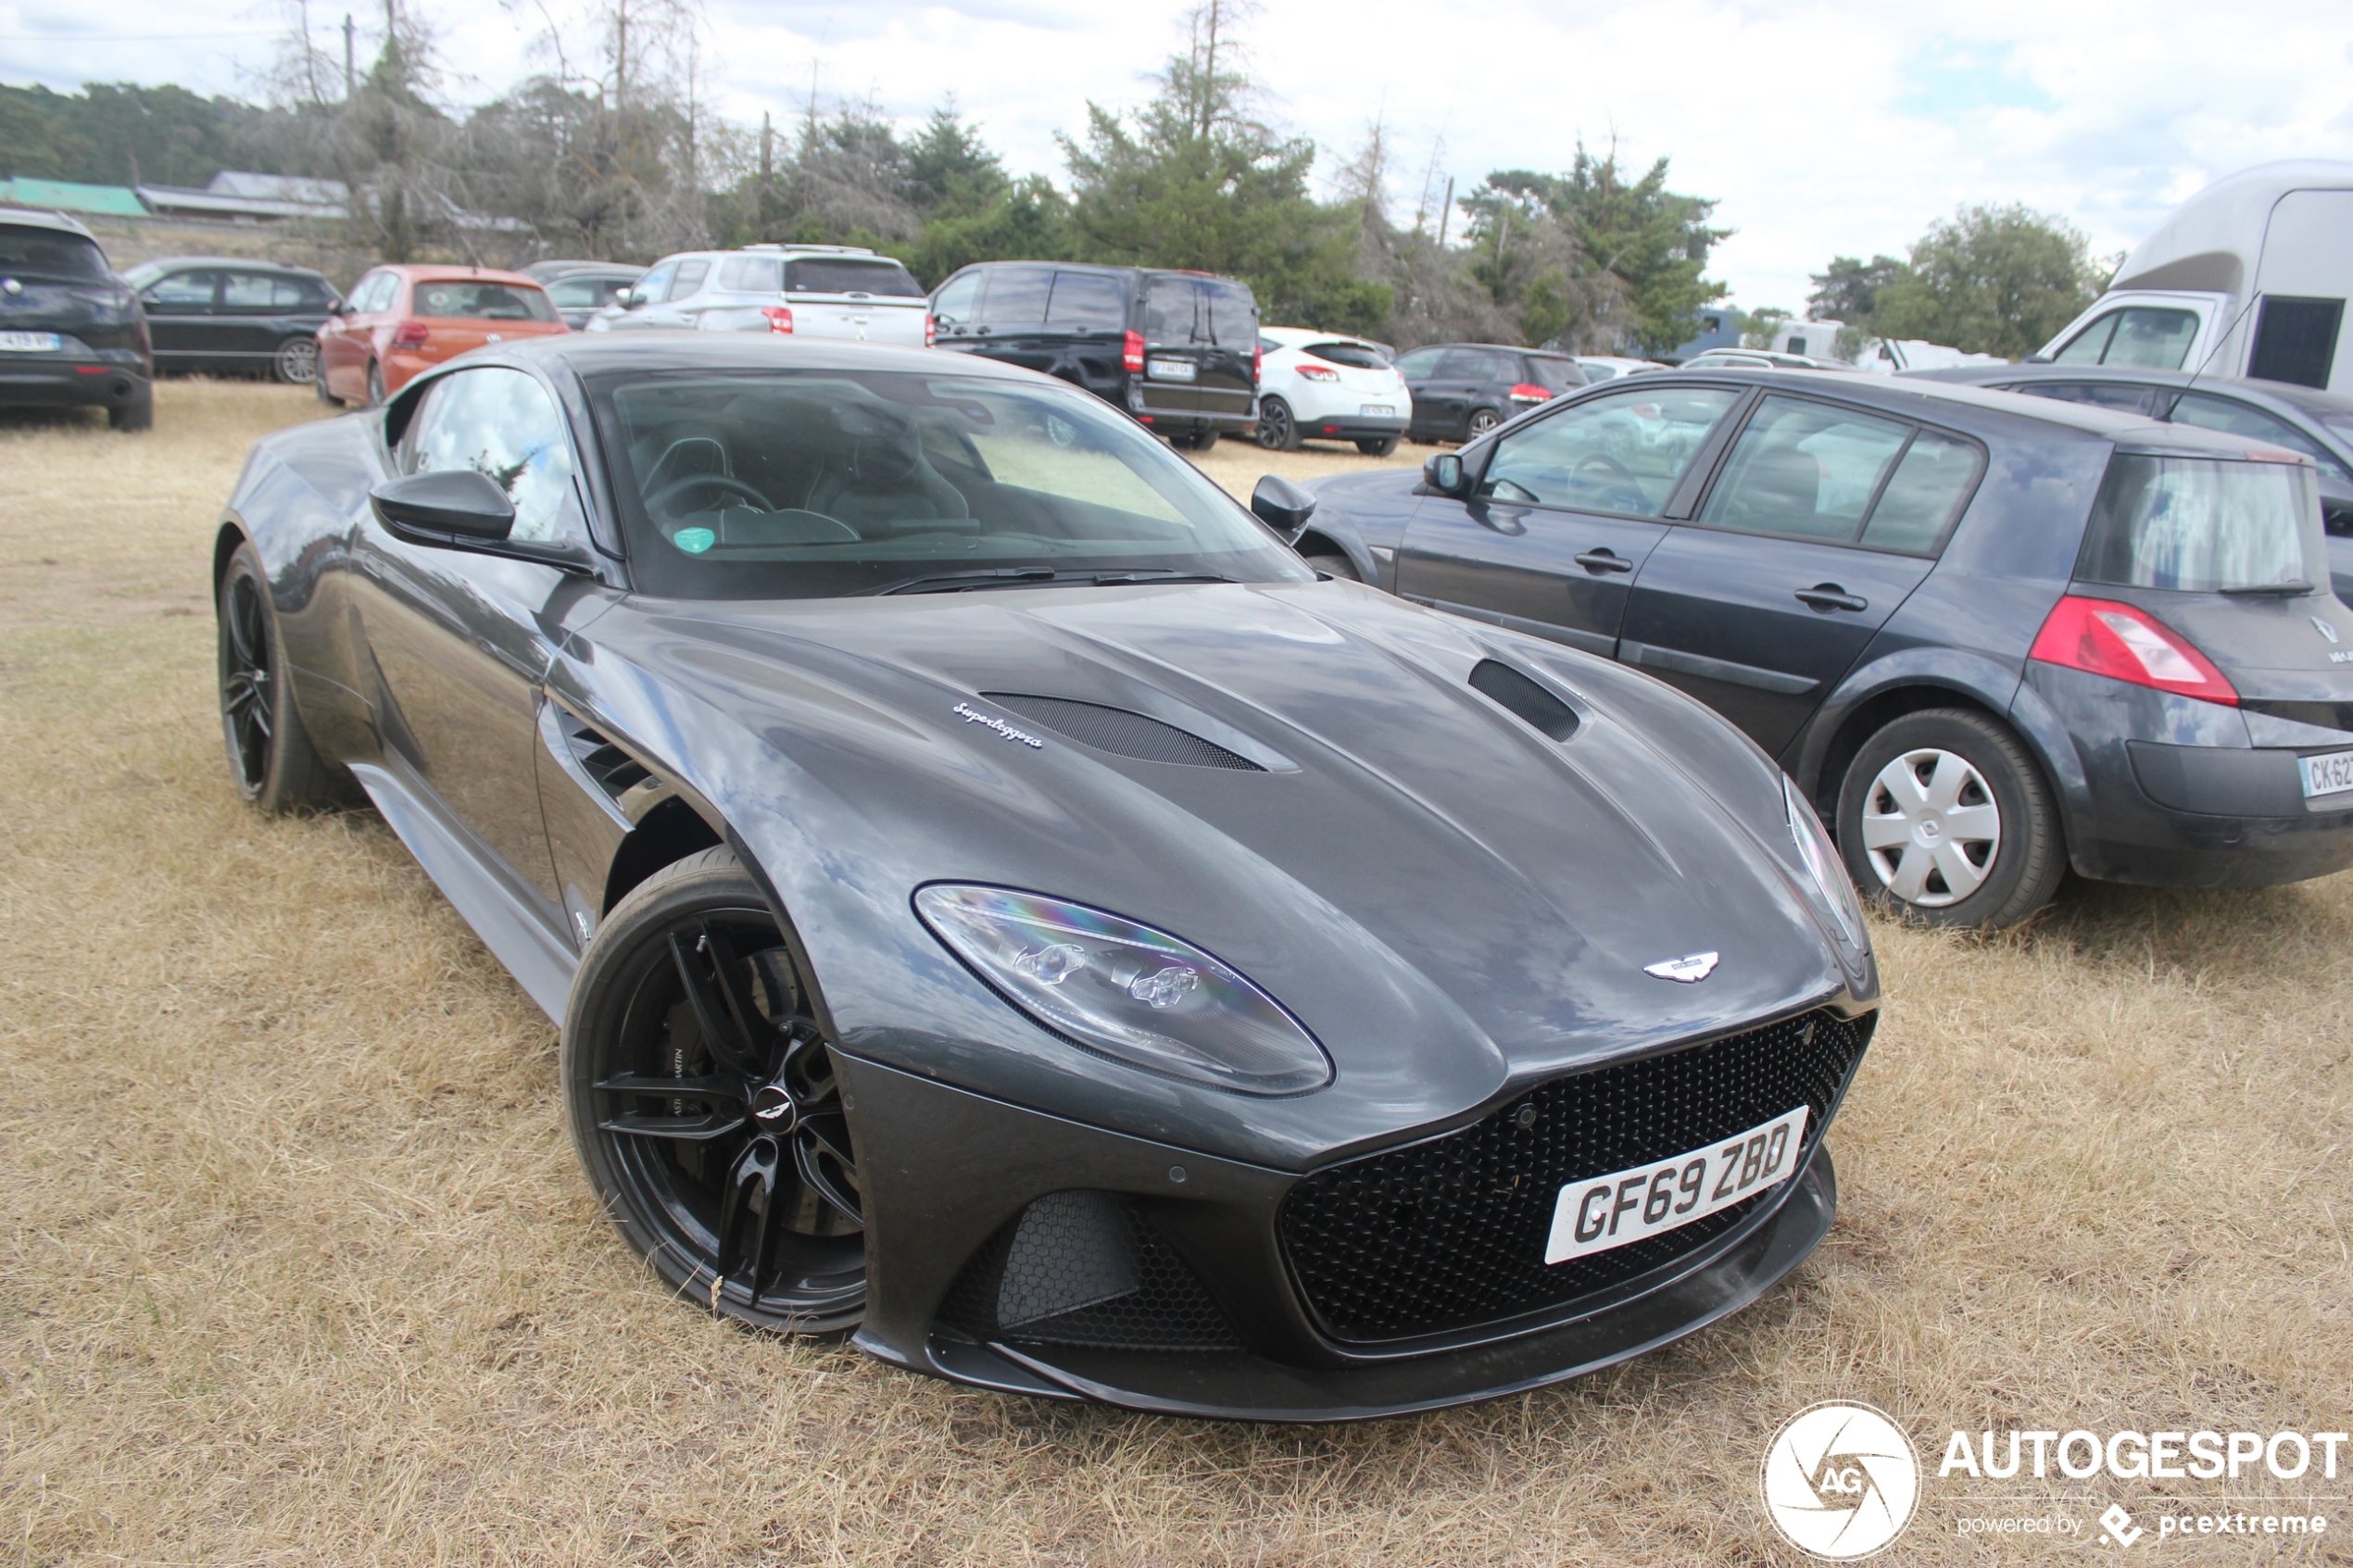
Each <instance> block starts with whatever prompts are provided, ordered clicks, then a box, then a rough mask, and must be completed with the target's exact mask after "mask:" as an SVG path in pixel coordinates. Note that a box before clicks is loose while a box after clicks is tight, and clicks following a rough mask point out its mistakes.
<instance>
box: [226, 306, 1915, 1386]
mask: <svg viewBox="0 0 2353 1568" xmlns="http://www.w3.org/2000/svg"><path fill="white" fill-rule="evenodd" d="M1312 505H1313V503H1312V501H1311V500H1310V499H1309V498H1308V497H1307V496H1306V495H1304V493H1302V492H1300V491H1298V490H1296V489H1294V488H1292V487H1290V486H1289V485H1287V484H1286V483H1283V482H1282V481H1280V480H1275V479H1269V480H1267V481H1265V482H1264V483H1262V484H1261V486H1260V488H1259V492H1258V494H1257V496H1256V497H1255V500H1254V504H1253V507H1252V510H1245V509H1244V508H1241V507H1240V506H1239V505H1237V504H1236V503H1235V502H1234V501H1232V500H1231V499H1229V498H1228V497H1227V495H1225V494H1224V492H1222V491H1221V490H1219V489H1218V488H1217V487H1216V486H1215V485H1214V484H1213V483H1211V482H1210V481H1209V480H1207V479H1206V478H1205V477H1203V476H1202V474H1201V473H1200V472H1199V471H1198V470H1195V469H1193V468H1192V467H1191V466H1190V465H1189V464H1188V463H1187V462H1186V461H1185V460H1184V459H1182V458H1178V457H1176V455H1174V454H1173V453H1171V452H1170V451H1169V450H1168V449H1167V448H1166V447H1165V446H1164V445H1162V444H1161V443H1159V442H1158V441H1157V440H1155V439H1154V438H1153V437H1152V436H1151V434H1150V433H1148V432H1146V431H1145V430H1143V429H1142V428H1141V427H1139V426H1138V425H1136V424H1134V423H1133V422H1131V421H1130V420H1127V419H1126V418H1125V417H1123V416H1122V415H1121V414H1120V413H1119V412H1118V411H1117V410H1115V409H1112V408H1107V407H1105V406H1104V405H1103V404H1101V402H1100V401H1098V400H1096V399H1094V398H1092V397H1090V396H1088V395H1086V394H1085V393H1083V392H1081V391H1079V390H1077V389H1076V388H1073V387H1070V386H1067V385H1065V384H1063V383H1058V382H1055V381H1052V380H1050V379H1049V378H1046V377H1044V376H1040V375H1036V374H1033V373H1030V372H1028V371H1026V370H1016V369H1013V368H1010V367H1005V366H1000V365H997V364H993V363H991V362H989V361H987V360H981V359H974V358H970V357H962V356H960V357H952V358H951V357H949V356H945V355H939V354H936V353H932V352H927V351H924V350H918V349H893V348H884V347H879V346H875V345H862V344H852V343H839V344H836V343H821V342H814V341H810V342H802V341H797V340H793V339H787V338H769V337H755V336H749V335H736V334H724V335H720V336H717V337H713V336H710V335H695V334H684V333H681V334H634V333H633V334H630V335H628V336H627V337H626V338H614V339H598V338H594V337H591V338H585V339H584V338H569V337H568V338H553V339H544V340H539V341H536V342H531V343H521V344H512V345H506V346H505V348H504V349H503V350H500V349H491V350H484V351H481V352H477V353H474V354H470V355H467V356H465V357H464V358H461V359H459V360H456V361H453V362H451V363H449V364H447V365H444V366H442V367H439V368H438V369H436V370H434V371H432V372H429V373H428V374H426V375H424V376H422V377H420V378H419V379H418V380H417V381H416V382H415V383H412V384H411V385H410V386H409V387H408V388H407V389H405V390H404V391H403V392H402V393H401V394H400V395H398V396H396V397H395V398H393V399H392V400H391V401H390V402H389V403H388V404H387V405H386V406H384V408H379V409H372V410H368V411H364V412H360V413H355V414H351V415H347V416H346V417H344V418H341V419H338V420H332V421H329V422H324V423H319V424H312V425H305V426H301V427H298V428H296V429H291V430H287V431H283V432H281V433H277V434H275V435H272V436H271V437H269V438H267V439H266V440H264V441H262V442H260V443H259V444H258V445H256V447H255V449H254V451H253V454H252V456H251V458H250V459H249V461H248V462H247V464H246V467H245V474H244V477H243V478H242V479H241V480H240V481H239V482H238V484H237V487H236V492H235V494H234V495H233V497H232V499H231V501H230V504H229V507H228V509H227V511H226V513H225V515H224V516H223V518H222V521H221V524H220V536H219V545H218V548H217V550H216V552H215V570H216V578H217V584H218V590H219V595H218V598H219V606H220V692H221V715H222V730H223V734H224V737H225V739H226V742H227V746H228V752H229V760H230V764H231V771H232V773H233V777H234V779H235V781H236V783H237V784H238V786H239V787H240V789H242V790H243V792H244V793H245V796H246V797H249V798H250V799H251V800H252V801H253V802H254V803H255V804H256V805H258V807H260V808H262V809H268V810H281V811H283V810H287V809H296V808H300V807H305V806H308V805H312V804H320V803H326V802H330V801H333V800H334V799H335V798H336V797H338V796H341V795H346V794H347V793H349V792H350V789H351V786H352V784H355V783H356V784H357V786H358V789H359V790H360V791H364V793H365V795H366V797H368V798H369V799H370V800H371V801H372V802H373V803H374V805H375V808H376V809H378V810H379V811H381V812H382V813H383V815H384V819H385V820H386V821H387V822H390V823H391V825H392V826H393V828H394V829H395V831H396V832H397V833H398V834H399V835H400V837H401V839H402V840H403V841H404V842H405V843H406V844H407V845H408V846H409V848H410V849H411V850H412V851H413V852H414V853H415V855H416V856H417V858H418V859H419V860H420V861H421V862H422V864H423V866H424V867H425V869H426V870H427V871H428V872H430V873H431V874H432V875H433V877H434V880H435V882H436V883H437V884H439V885H440V886H441V888H442V889H443V890H444V891H445V892H446V893H447V896H448V897H449V898H450V900H451V902H452V903H453V904H455V905H456V906H457V908H458V909H459V911H460V912H461V913H462V914H463V915H464V916H465V918H466V919H467V920H468V921H469V922H471V923H472V926H473V928H474V929H475V930H476V931H477V932H479V933H480V934H481V935H482V938H483V940H484V942H485V943H486V944H487V945H488V946H489V947H490V948H491V950H492V951H493V952H494V953H496V954H497V956H498V958H499V959H500V960H502V961H503V962H504V963H505V965H506V966H507V967H508V969H510V971H511V972H513V974H514V976H515V978H516V979H517V980H518V981H519V982H520V983H521V984H522V986H523V988H524V989H525V990H527V991H528V992H529V993H530V994H531V996H532V997H534V998H535V999H536V1000H537V1001H538V1002H539V1004H540V1005H541V1006H542V1007H543V1008H545V1009H546V1010H547V1012H548V1013H549V1015H550V1016H552V1017H554V1018H557V1019H559V1020H560V1022H561V1023H562V1026H563V1053H562V1074H563V1083H564V1110H565V1112H566V1114H567V1116H568V1118H569V1122H570V1125H571V1128H572V1132H573V1137H574V1139H575V1141H576V1142H577V1144H578V1147H579V1150H580V1155H581V1159H582V1162H583V1164H584V1165H585V1168H586V1171H587V1174H588V1179H589V1181H590V1182H591V1183H592V1184H593V1185H594V1187H595V1190H596V1192H597V1195H598V1198H599V1199H600V1201H601V1202H602V1203H603V1205H604V1207H605V1208H606V1210H607V1211H608V1212H609V1213H610V1215H611V1217H612V1220H613V1222H614V1223H615V1224H616V1225H617V1226H618V1228H619V1229H620V1232H621V1234H622V1236H623V1239H624V1240H625V1241H626V1242H627V1243H628V1245H629V1246H630V1247H632V1248H635V1250H636V1251H637V1252H638V1253H639V1254H641V1255H642V1256H643V1257H644V1258H645V1260H646V1261H647V1262H648V1264H649V1265H650V1266H651V1268H652V1270H653V1272H654V1273H655V1274H656V1275H657V1276H658V1278H659V1279H660V1280H661V1284H662V1286H663V1287H664V1288H666V1289H668V1290H671V1291H673V1292H674V1293H675V1294H676V1295H678V1296H679V1297H681V1298H684V1299H685V1300H686V1301H689V1302H691V1303H693V1304H694V1305H695V1306H696V1307H698V1308H699V1309H702V1310H707V1311H715V1312H718V1313H721V1314H723V1315H724V1316H726V1317H729V1318H731V1319H734V1320H736V1321H738V1322H740V1323H746V1324H750V1325H755V1326H758V1327H761V1328H768V1329H775V1330H784V1331H792V1332H801V1333H809V1334H840V1333H844V1332H849V1331H854V1333H855V1336H856V1338H855V1342H856V1344H857V1345H858V1346H859V1347H860V1348H863V1349H864V1350H866V1351H868V1352H869V1353H871V1354H873V1355H875V1356H876V1357H878V1358H880V1359H882V1360H884V1361H888V1362H891V1363H893V1364H895V1365H898V1366H901V1367H906V1368H910V1369H912V1370H915V1371H920V1372H925V1373H929V1374H936V1375H940V1376H945V1377H950V1378H954V1379H957V1380H959V1381H962V1382H964V1383H969V1384H975V1385H979V1386H986V1387H990V1388H997V1389H1002V1390H1008V1391H1013V1392H1018V1393H1023V1394H1029V1395H1036V1396H1041V1397H1050V1398H1060V1399H1071V1398H1081V1399H1101V1400H1106V1401H1110V1402H1113V1403H1116V1404H1121V1405H1126V1406H1130V1407H1134V1408H1139V1409H1144V1410H1157V1411H1184V1412H1190V1413H1195V1414H1204V1415H1214V1416H1227V1417H1240V1418H1254V1419H1268V1420H1286V1421H1294V1420H1308V1421H1314V1420H1344V1419H1351V1418H1356V1417H1363V1416H1370V1415H1380V1414H1388V1413H1394V1412H1398V1411H1411V1410H1420V1409H1428V1408H1430V1407H1434V1406H1440V1405H1445V1404H1451V1403H1455V1402H1459V1401H1462V1400H1466V1399H1479V1398H1485V1397H1489V1396H1492V1395H1496V1394H1501V1393H1505V1392H1509V1391H1512V1390H1516V1389H1522V1388H1528V1387H1532V1386H1537V1385H1541V1384H1544V1383H1548V1382H1552V1381H1554V1380H1557V1379H1561V1378H1565V1377H1570V1376H1574V1375H1576V1374H1579V1373H1581V1372H1585V1371H1589V1370H1591V1369H1592V1368H1595V1367H1599V1366H1602V1365H1605V1364H1607V1363H1610V1362H1613V1361H1620V1360H1623V1359H1624V1358H1626V1357H1629V1356H1632V1355H1635V1354H1638V1353H1640V1352H1641V1351H1642V1350H1645V1349H1647V1348H1652V1347H1654V1346H1657V1345H1660V1344H1663V1343H1665V1342H1667V1341H1668V1340H1671V1339H1674V1338H1676V1337H1678V1336H1681V1335H1684V1334H1687V1333H1690V1332H1691V1331H1692V1330H1693V1329H1694V1328H1697V1327H1699V1326H1700V1325H1702V1324H1704V1323H1709V1322H1712V1321H1714V1320H1715V1319H1717V1318H1719V1317H1721V1316H1723V1315H1724V1314H1725V1313H1728V1312H1730V1311H1735V1310H1737V1309H1738V1308H1740V1307H1741V1306H1743V1304H1745V1303H1746V1302H1748V1301H1750V1300H1751V1299H1753V1298H1755V1297H1756V1296H1757V1295H1758V1294H1759V1293H1760V1292H1761V1291H1763V1290H1765V1289H1766V1288H1767V1287H1768V1286H1770V1285H1772V1284H1773V1283H1774V1282H1775V1281H1776V1280H1778V1279H1780V1277H1781V1276H1782V1275H1783V1274H1784V1273H1787V1272H1788V1271H1789V1270H1790V1269H1791V1268H1792V1267H1793V1265H1795V1264H1796V1262H1797V1261H1799V1260H1800V1259H1801V1258H1803V1257H1804V1256H1805V1255H1806V1252H1807V1251H1808V1250H1809V1249H1810V1248H1812V1247H1813V1246H1814V1245H1815V1243H1816V1242H1817V1241H1818V1240H1819V1239H1820V1238H1821V1236H1822V1235H1823V1233H1824V1231H1825V1230H1826V1229H1827V1228H1828V1227H1829V1225H1830V1223H1831V1214H1832V1210H1833V1208H1834V1204H1835V1180H1834V1177H1833V1175H1832V1172H1831V1160H1830V1157H1829V1154H1828V1153H1827V1152H1826V1151H1825V1150H1824V1149H1823V1148H1822V1136H1823V1133H1824V1131H1825V1129H1826V1127H1827V1126H1828V1124H1829V1123H1830V1120H1831V1116H1832V1115H1833V1113H1834V1112H1835V1111H1836V1110H1837V1108H1838V1104H1839V1100H1840V1098H1841V1096H1842V1095H1843V1093H1844V1091H1845V1088H1846V1085H1847V1084H1848V1083H1849V1081H1850V1080H1851V1079H1852V1077H1853V1075H1854V1073H1855V1070H1856V1064H1857V1063H1858V1061H1859V1060H1860V1059H1861V1057H1862V1054H1863V1050H1864V1047H1865V1046H1866V1044H1867V1043H1868V1041H1869V1037H1870V1033H1871V1027H1872V1024H1873V1022H1874V1020H1875V1018H1876V1008H1877V1001H1878V980H1877V976H1876V973H1875V971H1874V968H1873V964H1872V959H1871V954H1870V949H1869V943H1868V938H1867V936H1866V934H1865V930H1864V926H1863V922H1862V917H1861V915H1860V912H1859V911H1858V909H1857V908H1856V902H1855V898H1854V893H1853V889H1852V887H1851V885H1850V884H1848V883H1847V881H1846V879H1845V876H1844V874H1843V872H1842V871H1841V870H1840V869H1839V864H1838V861H1837V859H1836V857H1835V855H1834V853H1833V852H1832V851H1831V849H1830V848H1829V847H1828V846H1827V845H1826V843H1825V841H1824V838H1823V835H1822V832H1821V829H1820V827H1819V825H1818V823H1817V822H1816V821H1815V820H1814V817H1813V814H1812V812H1811V811H1810V810H1809V809H1808V808H1807V807H1806V805H1805V804H1804V803H1803V801H1801V800H1800V799H1799V798H1798V797H1796V795H1795V794H1794V793H1793V791H1792V789H1791V788H1790V786H1789V784H1788V783H1787V781H1786V780H1785V779H1784V778H1783V776H1782V774H1781V773H1780V771H1779V770H1778V769H1777V768H1775V766H1774V765H1773V764H1772V762H1771V761H1769V760H1768V759H1767V758H1766V757H1765V755H1764V754H1763V753H1762V752H1761V751H1759V750H1758V749H1757V748H1756V747H1755V746H1754V745H1752V744H1751V743H1750V742H1749V741H1747V740H1746V739H1745V738H1743V736H1742V735H1741V734H1739V733H1738V732H1737V731H1736V730H1734V729H1732V728H1731V727H1730V725H1728V724H1726V723H1725V722H1724V721H1721V720H1719V719H1718V718H1717V717H1716V716H1715V715H1713V714H1712V713H1710V712H1708V711H1707V710H1706V709H1704V708H1702V707H1701V706H1700V705H1698V704H1697V703H1695V702H1693V701H1692V700H1691V699H1689V698H1687V697H1685V696H1681V695H1680V694H1679V693H1677V692H1675V691H1673V690H1671V689H1669V688H1668V687H1667V686H1665V685H1662V684H1658V683H1656V682H1655V681H1653V680H1651V679H1650V678H1648V677H1647V676H1644V675H1642V674H1641V673H1639V672H1637V671H1631V670H1629V669H1625V668H1623V667H1620V666H1617V665H1613V664H1611V663H1609V662H1607V661H1604V660H1601V659H1589V658H1587V657H1584V656H1583V655H1580V654H1578V653H1575V652H1572V651H1569V650H1567V649H1564V648H1562V647H1559V646H1554V645H1552V644H1549V643H1545V642H1542V641H1539V640H1535V639H1531V638H1527V637H1522V636H1518V635H1515V634H1513V633H1508V632H1504V631H1501V630H1497V629H1494V628H1491V627H1487V626H1483V625H1479V624H1476V623H1473V622H1469V621H1460V620H1455V619H1453V618H1451V617H1448V616H1445V615H1442V614H1440V613H1437V612H1435V611H1431V610H1428V609H1424V608H1417V607H1416V606H1413V605H1409V604H1406V603H1403V602H1402V601H1400V600H1397V599H1394V598H1391V597H1390V596H1386V595H1384V594H1380V593H1378V592H1376V591H1374V590H1372V589H1369V588H1366V587H1363V586H1361V585H1359V584H1356V583H1344V582H1333V581H1328V580H1319V579H1318V577H1317V575H1316V574H1315V572H1314V571H1311V570H1309V569H1308V568H1307V567H1306V566H1304V565H1303V564H1302V561H1301V559H1300V558H1299V557H1298V556H1297V555H1296V554H1294V553H1293V552H1292V550H1291V549H1290V547H1289V540H1290V538H1292V537H1295V536H1296V535H1297V533H1298V532H1299V530H1300V529H1301V527H1302V526H1303V525H1304V523H1305V522H1306V521H1307V512H1308V509H1309V508H1311V507H1312ZM1253 512H1254V513H1255V514H1256V515H1252V513H1253Z"/></svg>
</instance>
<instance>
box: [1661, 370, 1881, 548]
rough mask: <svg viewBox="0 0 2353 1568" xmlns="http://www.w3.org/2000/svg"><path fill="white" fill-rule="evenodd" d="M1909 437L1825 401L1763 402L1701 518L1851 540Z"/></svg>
mask: <svg viewBox="0 0 2353 1568" xmlns="http://www.w3.org/2000/svg"><path fill="white" fill-rule="evenodd" d="M1911 433H1912V432H1911V427H1910V426H1908V425H1900V424H1896V423H1894V421H1893V420H1875V419H1872V418H1871V417H1870V416H1869V415H1868V414H1859V413H1856V412H1855V411H1854V410H1852V409H1848V408H1837V407H1835V406H1833V405H1831V404H1827V403H1804V402H1800V401H1798V400H1797V399H1795V398H1792V397H1768V398H1767V399H1765V401H1764V402H1762V403H1760V404H1758V405H1757V408H1756V413H1755V417H1754V418H1753V419H1751V420H1749V421H1748V428H1747V429H1745V430H1743V431H1742V432H1741V438H1740V440H1739V441H1738V442H1737V443H1736V444H1735V445H1733V447H1732V456H1731V459H1730V461H1729V462H1727V463H1726V464H1725V465H1724V472H1723V476H1722V477H1721V478H1719V479H1718V480H1717V482H1716V487H1715V488H1714V489H1713V490H1712V491H1710V492H1709V493H1708V496H1707V505H1706V506H1705V507H1704V508H1701V509H1700V521H1703V522H1707V523H1713V524H1714V525H1715V526H1717V527H1718V528H1732V529H1738V530H1740V531H1741V532H1742V533H1790V534H1795V535H1797V536H1798V537H1800V538H1805V539H1834V540H1839V541H1842V542H1843V541H1847V540H1852V539H1853V538H1854V537H1855V536H1856V534H1857V533H1860V532H1861V530H1862V526H1863V512H1864V510H1865V508H1868V507H1869V506H1870V504H1871V497H1872V496H1873V495H1876V494H1877V493H1878V491H1879V482H1880V478H1881V475H1883V474H1885V473H1886V472H1887V470H1888V468H1889V466H1890V465H1891V464H1893V463H1894V460H1895V455H1896V454H1897V453H1898V452H1900V451H1902V450H1903V449H1904V443H1905V440H1906V438H1907V437H1908V436H1910V434H1911Z"/></svg>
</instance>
